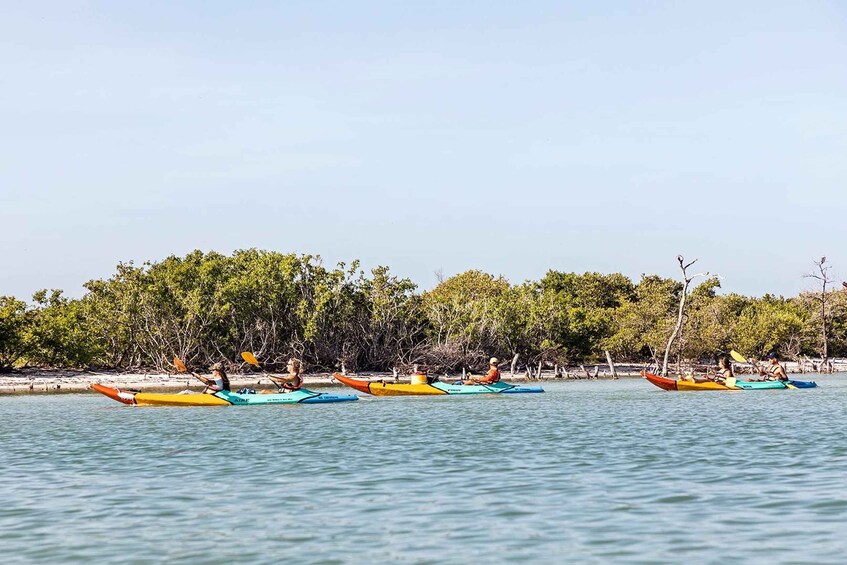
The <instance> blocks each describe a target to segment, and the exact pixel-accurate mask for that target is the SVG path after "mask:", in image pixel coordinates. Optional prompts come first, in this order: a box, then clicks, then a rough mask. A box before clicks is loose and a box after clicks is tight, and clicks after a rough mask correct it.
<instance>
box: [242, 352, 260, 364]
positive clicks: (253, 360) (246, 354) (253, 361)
mask: <svg viewBox="0 0 847 565" xmlns="http://www.w3.org/2000/svg"><path fill="white" fill-rule="evenodd" d="M241 358H242V359H244V360H245V361H246V362H247V363H249V364H250V365H253V366H254V367H258V366H259V362H258V361H257V360H256V356H255V355H253V354H252V353H250V352H249V351H243V352H242V353H241Z"/></svg>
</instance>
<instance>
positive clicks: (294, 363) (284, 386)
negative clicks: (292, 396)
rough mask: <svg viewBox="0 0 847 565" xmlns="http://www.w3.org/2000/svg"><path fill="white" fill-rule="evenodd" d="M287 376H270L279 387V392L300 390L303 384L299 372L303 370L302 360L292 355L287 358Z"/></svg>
mask: <svg viewBox="0 0 847 565" xmlns="http://www.w3.org/2000/svg"><path fill="white" fill-rule="evenodd" d="M287 367H288V376H287V377H271V380H272V381H273V382H274V384H275V385H276V386H277V387H279V392H294V391H295V390H300V388H301V387H302V386H303V377H301V376H300V373H302V372H303V362H302V361H300V360H299V359H295V358H294V357H292V358H291V359H289V360H288V365H287Z"/></svg>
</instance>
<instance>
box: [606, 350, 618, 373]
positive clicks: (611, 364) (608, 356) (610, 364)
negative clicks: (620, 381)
mask: <svg viewBox="0 0 847 565" xmlns="http://www.w3.org/2000/svg"><path fill="white" fill-rule="evenodd" d="M606 361H608V362H609V370H610V371H611V372H612V378H613V379H617V378H618V372H617V370H616V369H615V364H614V363H612V355H611V354H610V353H609V350H608V349H607V350H606Z"/></svg>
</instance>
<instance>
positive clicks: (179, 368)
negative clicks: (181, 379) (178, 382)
mask: <svg viewBox="0 0 847 565" xmlns="http://www.w3.org/2000/svg"><path fill="white" fill-rule="evenodd" d="M174 367H176V369H177V371H179V372H180V373H187V372H188V369H187V368H186V366H185V363H183V362H182V361H180V360H179V357H174Z"/></svg>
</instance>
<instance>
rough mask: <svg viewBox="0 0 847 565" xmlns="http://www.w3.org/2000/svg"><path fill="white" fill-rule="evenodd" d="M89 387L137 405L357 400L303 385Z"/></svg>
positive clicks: (356, 397)
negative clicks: (203, 390) (278, 390)
mask: <svg viewBox="0 0 847 565" xmlns="http://www.w3.org/2000/svg"><path fill="white" fill-rule="evenodd" d="M91 388H92V389H94V390H96V391H97V392H99V393H100V394H105V395H106V396H108V397H109V398H111V399H112V400H117V401H118V402H122V403H123V404H130V405H138V406H243V405H247V404H249V405H257V404H320V403H327V402H350V401H353V400H359V397H358V396H356V395H355V394H328V393H325V392H314V391H311V390H308V389H305V388H301V389H300V390H295V391H294V392H289V393H285V394H239V393H237V392H229V391H226V390H222V391H220V392H216V393H214V394H197V393H195V394H173V393H171V394H166V393H155V392H135V391H125V390H120V389H117V388H111V387H108V386H104V385H101V384H92V385H91Z"/></svg>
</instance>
